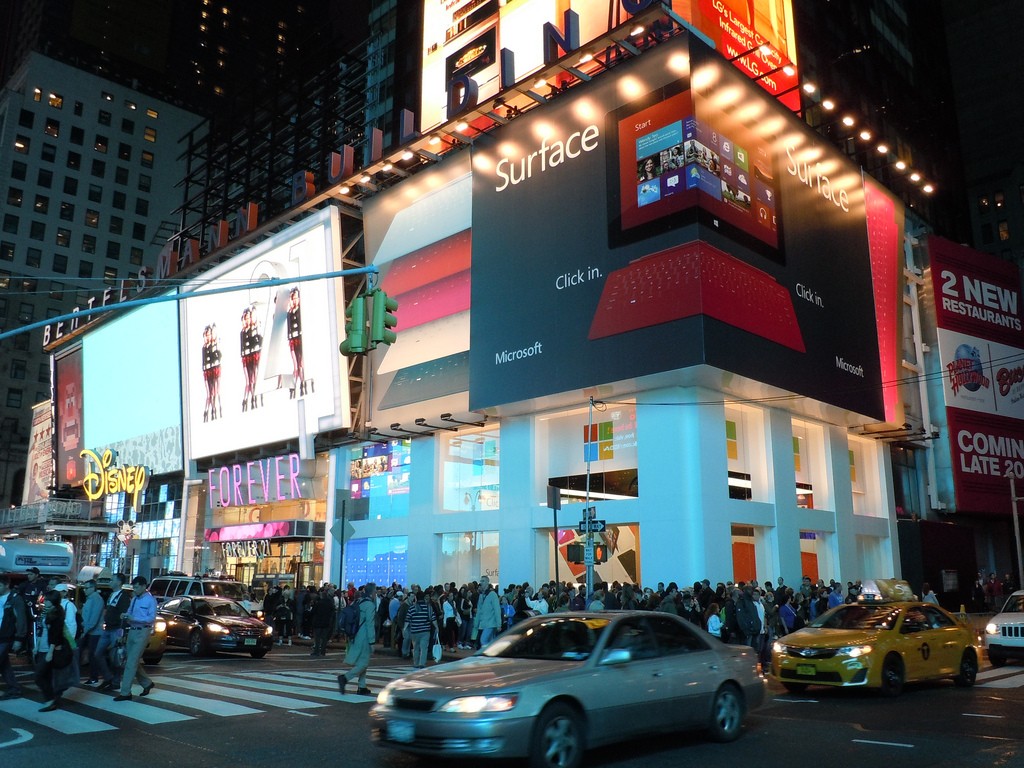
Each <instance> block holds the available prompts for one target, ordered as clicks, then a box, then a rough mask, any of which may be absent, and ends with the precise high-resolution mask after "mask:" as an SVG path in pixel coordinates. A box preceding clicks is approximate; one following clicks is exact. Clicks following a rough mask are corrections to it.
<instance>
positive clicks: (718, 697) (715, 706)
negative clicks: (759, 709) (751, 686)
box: [708, 683, 744, 741]
mask: <svg viewBox="0 0 1024 768" xmlns="http://www.w3.org/2000/svg"><path fill="white" fill-rule="evenodd" d="M743 709H744V707H743V694H742V693H740V691H739V689H738V688H737V687H736V686H735V685H732V684H731V683H726V684H724V685H723V686H722V687H721V688H719V689H718V692H717V693H716V694H715V698H714V700H713V701H712V702H711V722H710V723H709V724H708V735H709V737H710V738H711V740H712V741H735V740H736V739H737V738H739V735H740V731H741V730H742V728H743Z"/></svg>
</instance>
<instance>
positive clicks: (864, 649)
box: [836, 645, 871, 659]
mask: <svg viewBox="0 0 1024 768" xmlns="http://www.w3.org/2000/svg"><path fill="white" fill-rule="evenodd" d="M869 653H871V646H870V645H847V646H844V647H842V648H837V649H836V655H837V656H849V657H850V658H851V659H856V658H858V657H860V656H867V655H868V654H869Z"/></svg>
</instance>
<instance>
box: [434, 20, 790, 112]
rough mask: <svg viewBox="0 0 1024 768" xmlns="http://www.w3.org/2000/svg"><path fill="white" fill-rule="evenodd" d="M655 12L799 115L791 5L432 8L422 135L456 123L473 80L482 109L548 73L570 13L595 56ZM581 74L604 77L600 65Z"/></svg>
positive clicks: (582, 41)
mask: <svg viewBox="0 0 1024 768" xmlns="http://www.w3.org/2000/svg"><path fill="white" fill-rule="evenodd" d="M655 5H661V6H664V7H667V8H669V9H671V10H672V11H673V12H674V13H675V14H677V15H678V16H679V17H680V18H682V19H684V20H685V21H687V22H689V23H690V24H692V25H693V27H694V28H696V29H698V30H700V32H701V33H702V34H705V35H707V36H708V38H709V39H710V40H711V41H712V42H713V44H714V45H715V47H716V48H717V49H718V50H719V51H720V52H721V54H722V55H723V56H724V57H725V58H727V59H730V60H733V61H734V64H735V66H736V67H737V68H739V69H740V70H741V71H743V72H744V73H746V74H747V76H749V77H751V78H757V80H756V82H757V83H758V84H759V85H760V87H762V88H764V89H765V90H766V91H768V92H769V93H772V94H773V95H779V94H781V95H782V99H783V101H784V102H785V103H786V104H787V106H789V107H790V108H791V109H794V110H795V109H799V106H800V105H799V101H800V99H799V94H798V93H797V92H796V91H795V90H794V87H795V86H796V85H797V84H798V74H797V72H796V68H795V65H796V41H795V37H794V35H793V10H792V3H791V1H790V0H699V2H695V1H694V0H424V3H423V58H422V62H423V63H422V73H423V78H422V87H421V93H422V101H421V104H420V126H421V130H422V131H428V130H430V129H431V128H434V127H436V126H437V125H439V124H441V123H443V122H444V121H445V120H449V119H452V118H453V117H455V114H448V104H449V99H450V96H451V94H452V92H453V90H455V91H457V92H460V93H461V89H462V88H463V87H464V86H465V85H467V84H468V83H469V81H470V80H471V81H472V85H471V89H472V90H475V92H476V98H477V100H478V101H479V103H481V104H482V103H483V102H485V101H486V100H487V99H490V98H494V97H495V96H496V95H497V94H498V93H499V92H501V90H502V85H501V83H502V78H504V79H505V80H506V81H507V80H509V79H511V80H513V81H515V82H520V81H522V80H524V79H525V78H527V77H528V76H529V75H531V74H532V73H534V72H536V71H537V70H539V69H540V68H541V67H542V66H544V63H545V61H544V49H545V41H546V39H548V38H547V34H546V32H545V25H551V26H552V27H553V28H554V29H555V30H557V31H558V33H559V34H563V35H564V34H565V33H566V32H567V22H566V19H567V16H566V14H567V13H571V14H573V15H574V18H575V19H576V23H577V27H576V29H577V31H578V36H579V42H580V45H581V46H582V49H583V50H587V48H586V46H587V44H588V43H590V42H591V41H593V40H595V39H597V38H599V37H601V36H602V35H604V34H605V33H607V32H608V31H609V30H612V29H614V28H616V27H618V26H620V25H623V24H626V23H627V22H628V21H629V20H630V18H632V17H633V16H634V15H635V14H639V13H642V12H644V11H646V10H648V9H649V8H651V7H653V6H655ZM622 36H623V37H626V36H627V32H626V31H623V33H622ZM502 50H507V51H510V52H511V53H512V61H511V62H506V66H509V67H511V68H512V69H513V70H514V71H511V72H502V71H501V67H502V65H503V62H502V56H501V51H502ZM577 66H579V67H580V68H581V69H583V70H584V71H587V70H590V72H591V74H594V73H596V72H598V71H600V67H599V65H597V64H578V65H577Z"/></svg>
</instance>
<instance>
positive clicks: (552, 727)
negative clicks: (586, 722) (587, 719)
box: [530, 703, 583, 768]
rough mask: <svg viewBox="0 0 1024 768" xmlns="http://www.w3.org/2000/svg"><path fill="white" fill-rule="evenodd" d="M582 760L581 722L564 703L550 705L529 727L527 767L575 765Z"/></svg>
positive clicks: (566, 766)
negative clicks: (529, 743) (530, 735)
mask: <svg viewBox="0 0 1024 768" xmlns="http://www.w3.org/2000/svg"><path fill="white" fill-rule="evenodd" d="M582 762H583V722H582V720H581V718H580V715H579V712H577V711H576V710H575V709H573V708H572V707H570V706H569V705H568V704H559V703H555V704H550V705H549V706H548V707H546V708H545V709H544V711H543V712H541V713H540V717H538V718H537V724H536V725H535V726H534V729H533V743H532V744H531V746H530V768H579V765H580V764H581V763H582Z"/></svg>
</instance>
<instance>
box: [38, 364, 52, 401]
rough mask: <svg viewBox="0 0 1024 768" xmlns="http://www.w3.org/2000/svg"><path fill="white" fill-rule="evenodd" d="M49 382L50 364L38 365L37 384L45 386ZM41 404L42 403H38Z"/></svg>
mask: <svg viewBox="0 0 1024 768" xmlns="http://www.w3.org/2000/svg"><path fill="white" fill-rule="evenodd" d="M49 381H50V364H49V363H40V364H39V383H40V384H46V383H48V382H49ZM40 402H42V401H40Z"/></svg>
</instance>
